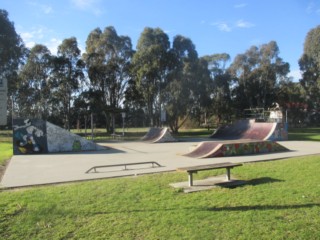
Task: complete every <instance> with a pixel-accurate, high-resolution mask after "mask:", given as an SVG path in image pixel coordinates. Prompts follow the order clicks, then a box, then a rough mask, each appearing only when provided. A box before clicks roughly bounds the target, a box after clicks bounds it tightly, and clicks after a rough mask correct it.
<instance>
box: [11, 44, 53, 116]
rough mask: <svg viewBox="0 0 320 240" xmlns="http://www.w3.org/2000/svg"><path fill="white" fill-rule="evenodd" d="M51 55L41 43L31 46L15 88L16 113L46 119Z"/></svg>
mask: <svg viewBox="0 0 320 240" xmlns="http://www.w3.org/2000/svg"><path fill="white" fill-rule="evenodd" d="M51 60H52V55H51V53H50V51H49V49H48V48H47V47H46V46H44V45H41V44H37V45H35V46H34V47H33V48H31V50H30V53H29V54H28V57H27V61H26V64H25V65H24V66H23V68H22V69H21V72H20V76H19V77H20V79H21V82H20V83H19V88H18V90H17V93H18V95H17V97H16V101H17V103H18V105H19V111H18V114H20V115H22V116H28V117H37V118H42V119H47V117H48V115H49V112H50V111H49V99H50V85H49V76H50V74H51V72H52V61H51Z"/></svg>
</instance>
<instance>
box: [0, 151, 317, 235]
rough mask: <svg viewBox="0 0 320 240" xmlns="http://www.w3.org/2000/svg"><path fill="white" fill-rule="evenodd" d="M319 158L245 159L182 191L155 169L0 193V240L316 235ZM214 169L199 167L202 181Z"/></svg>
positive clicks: (180, 176)
mask: <svg viewBox="0 0 320 240" xmlns="http://www.w3.org/2000/svg"><path fill="white" fill-rule="evenodd" d="M319 168H320V157H319V156H309V157H300V158H295V159H289V160H282V161H274V162H262V163H251V164H245V165H244V166H243V167H240V168H236V169H234V170H233V174H235V175H237V177H239V178H241V179H245V180H247V181H248V183H247V184H246V185H244V186H242V187H237V188H215V189H212V190H208V191H203V192H197V193H191V194H185V193H182V192H181V191H179V190H177V189H173V188H171V187H170V186H169V183H173V182H177V181H185V180H186V177H187V176H186V174H185V173H163V174H153V175H145V176H140V177H133V178H131V177H130V178H118V179H106V180H99V181H89V182H83V183H73V184H64V185H55V186H47V187H33V188H29V189H20V190H11V191H8V190H7V191H2V192H0V199H1V201H0V232H1V236H0V238H2V239H319V238H320V235H319V226H320V214H319V213H320V198H319V196H320V183H319V175H318V173H319ZM221 173H222V171H218V170H216V171H207V172H201V173H199V174H198V175H197V178H204V177H207V176H212V175H216V174H221Z"/></svg>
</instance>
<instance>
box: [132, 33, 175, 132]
mask: <svg viewBox="0 0 320 240" xmlns="http://www.w3.org/2000/svg"><path fill="white" fill-rule="evenodd" d="M169 52H170V42H169V38H168V35H167V34H166V33H165V32H163V31H162V30H161V29H160V28H148V27H147V28H145V29H144V30H143V32H142V33H141V36H140V38H139V41H138V44H137V50H136V52H135V54H134V56H133V59H132V66H133V67H132V73H133V76H134V78H135V87H136V89H137V91H138V92H140V93H141V95H142V97H143V99H144V100H145V102H146V112H147V116H148V118H149V120H150V125H151V126H154V125H156V124H157V122H158V120H159V116H160V112H161V104H162V99H161V91H162V89H163V88H164V87H165V86H164V85H165V82H166V78H167V75H168V71H169V69H170V66H171V62H170V57H169V56H170V54H169ZM158 124H160V123H159V122H158Z"/></svg>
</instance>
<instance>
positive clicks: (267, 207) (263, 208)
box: [92, 203, 320, 215]
mask: <svg viewBox="0 0 320 240" xmlns="http://www.w3.org/2000/svg"><path fill="white" fill-rule="evenodd" d="M313 207H320V204H319V203H307V204H293V205H249V206H232V207H231V206H225V207H209V208H201V207H182V208H164V209H131V210H129V209H127V210H124V211H110V212H109V211H101V212H93V213H92V214H95V215H96V214H97V215H105V214H115V213H121V214H122V213H143V212H171V211H172V212H176V211H208V212H222V211H228V212H232V211H240V212H243V211H268V210H290V209H303V208H313Z"/></svg>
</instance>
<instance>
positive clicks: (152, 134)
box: [141, 127, 177, 143]
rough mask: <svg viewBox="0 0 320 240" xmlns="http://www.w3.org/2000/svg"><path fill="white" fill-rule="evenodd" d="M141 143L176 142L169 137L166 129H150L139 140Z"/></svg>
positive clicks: (169, 134)
mask: <svg viewBox="0 0 320 240" xmlns="http://www.w3.org/2000/svg"><path fill="white" fill-rule="evenodd" d="M141 140H142V141H148V142H152V143H164V142H176V141H177V140H176V139H175V138H174V137H173V136H172V135H171V133H170V131H169V129H168V128H166V127H165V128H150V129H149V131H148V132H147V133H146V135H144V136H143V137H142V138H141Z"/></svg>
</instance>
